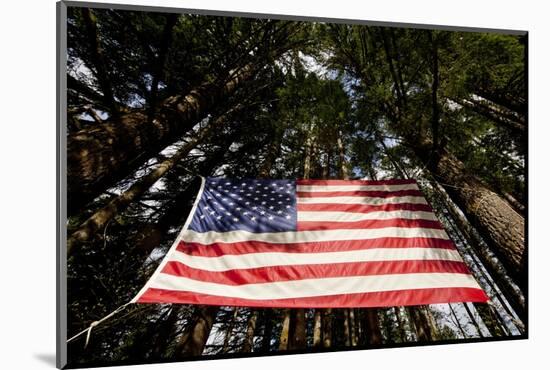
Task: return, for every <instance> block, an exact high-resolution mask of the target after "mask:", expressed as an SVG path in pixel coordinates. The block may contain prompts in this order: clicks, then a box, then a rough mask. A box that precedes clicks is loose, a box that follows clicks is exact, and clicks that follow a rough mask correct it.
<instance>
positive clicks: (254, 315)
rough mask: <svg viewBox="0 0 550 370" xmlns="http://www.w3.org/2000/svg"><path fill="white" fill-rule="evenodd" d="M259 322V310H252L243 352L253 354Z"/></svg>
mask: <svg viewBox="0 0 550 370" xmlns="http://www.w3.org/2000/svg"><path fill="white" fill-rule="evenodd" d="M257 322H258V310H255V309H252V312H251V313H250V317H249V318H248V322H247V325H246V336H245V338H244V344H243V348H242V352H244V353H249V352H252V349H253V348H254V333H255V332H256V323H257Z"/></svg>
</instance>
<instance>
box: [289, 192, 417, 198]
mask: <svg viewBox="0 0 550 370" xmlns="http://www.w3.org/2000/svg"><path fill="white" fill-rule="evenodd" d="M296 196H297V197H298V198H319V197H373V198H392V197H406V196H413V197H421V196H423V195H422V192H421V191H419V190H396V191H369V190H353V191H297V192H296Z"/></svg>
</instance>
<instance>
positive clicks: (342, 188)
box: [296, 184, 419, 192]
mask: <svg viewBox="0 0 550 370" xmlns="http://www.w3.org/2000/svg"><path fill="white" fill-rule="evenodd" d="M399 190H419V189H418V186H417V185H416V184H403V185H297V186H296V191H312V192H317V191H399Z"/></svg>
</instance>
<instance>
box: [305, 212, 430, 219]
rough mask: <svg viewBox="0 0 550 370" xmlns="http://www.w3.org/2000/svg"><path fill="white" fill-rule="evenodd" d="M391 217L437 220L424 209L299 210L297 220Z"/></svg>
mask: <svg viewBox="0 0 550 370" xmlns="http://www.w3.org/2000/svg"><path fill="white" fill-rule="evenodd" d="M392 218H405V219H409V220H432V221H437V217H435V215H434V214H433V212H424V211H388V212H369V213H357V212H328V211H327V212H324V211H320V212H310V211H299V212H298V221H318V222H321V221H330V222H353V221H363V220H387V219H392Z"/></svg>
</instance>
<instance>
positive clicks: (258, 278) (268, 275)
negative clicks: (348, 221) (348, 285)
mask: <svg viewBox="0 0 550 370" xmlns="http://www.w3.org/2000/svg"><path fill="white" fill-rule="evenodd" d="M162 272H163V273H165V274H170V275H174V276H180V277H186V278H189V279H193V280H198V281H206V282H210V283H217V284H225V285H242V284H259V283H271V282H278V281H291V280H303V279H321V278H329V277H344V276H369V275H387V274H412V273H438V272H446V273H458V274H469V273H470V271H469V270H468V267H467V266H466V265H465V264H464V262H458V261H423V260H410V261H409V260H408V261H376V262H353V263H333V264H315V265H293V266H269V267H259V268H251V269H238V270H228V271H206V270H200V269H195V268H193V267H189V266H187V265H184V264H183V263H180V262H176V261H170V262H168V263H167V264H166V265H165V266H164V268H163V270H162Z"/></svg>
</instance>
